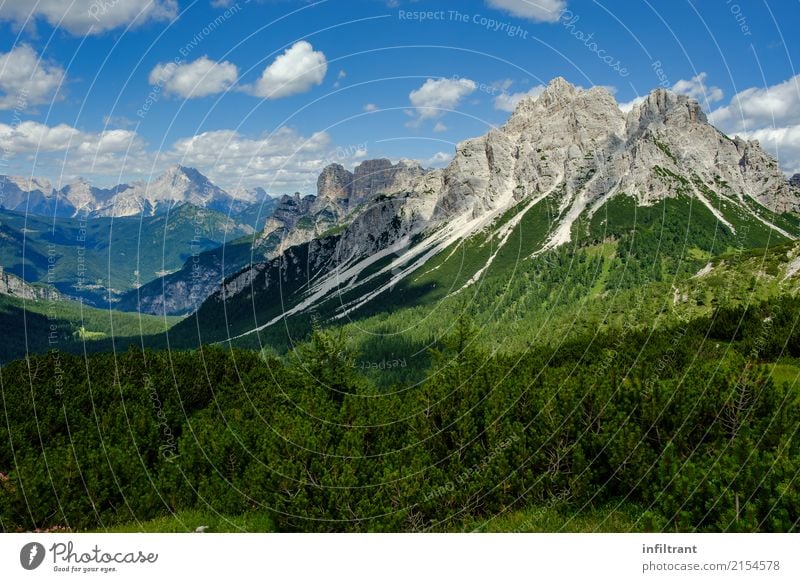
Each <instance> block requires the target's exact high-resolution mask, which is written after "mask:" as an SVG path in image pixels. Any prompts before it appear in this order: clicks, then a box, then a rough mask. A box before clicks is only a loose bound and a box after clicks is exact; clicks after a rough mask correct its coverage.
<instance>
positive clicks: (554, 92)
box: [538, 77, 581, 107]
mask: <svg viewBox="0 0 800 582" xmlns="http://www.w3.org/2000/svg"><path fill="white" fill-rule="evenodd" d="M580 91H581V90H580V89H578V88H577V87H575V85H573V84H572V83H570V82H569V81H567V80H566V79H564V78H563V77H556V78H555V79H553V80H552V81H550V83H548V84H547V88H546V89H545V90H544V91H543V92H542V94H541V95H540V96H539V99H538V101H539V102H540V103H541V104H542V105H544V106H546V107H549V106H551V105H554V104H557V103H563V102H564V101H571V100H572V99H574V98H575V96H576V95H577V94H578V93H579V92H580Z"/></svg>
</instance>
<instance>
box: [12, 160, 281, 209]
mask: <svg viewBox="0 0 800 582" xmlns="http://www.w3.org/2000/svg"><path fill="white" fill-rule="evenodd" d="M269 198H270V197H269V195H268V194H267V192H266V191H265V190H264V189H263V188H254V189H250V190H248V189H244V188H239V189H236V190H234V191H232V192H230V193H229V192H227V191H225V190H223V189H222V188H220V187H218V186H216V185H215V184H214V183H213V182H211V180H209V179H208V178H207V177H206V176H204V175H203V174H201V173H200V172H199V171H198V170H196V169H194V168H186V167H184V166H180V165H175V166H171V167H170V168H168V169H167V170H166V171H165V172H164V173H163V174H161V175H160V176H158V177H157V178H155V179H154V180H152V181H148V182H144V181H137V182H133V183H131V184H120V185H118V186H115V187H113V188H97V187H94V186H92V185H91V184H90V183H89V182H88V181H86V180H84V179H78V180H76V181H75V182H71V183H69V184H67V185H65V186H64V187H62V188H61V189H58V190H56V189H55V188H54V187H53V186H52V185H51V184H50V182H48V181H47V180H42V179H38V178H30V179H28V178H21V177H15V176H0V208H3V209H6V210H13V211H16V212H22V213H27V214H34V215H39V216H49V217H57V218H63V217H77V216H78V215H82V216H83V215H88V216H89V217H124V216H140V215H141V216H155V215H157V214H164V213H165V212H167V211H169V210H170V209H171V208H174V207H175V206H179V205H182V204H191V205H193V206H196V207H199V208H208V209H210V210H215V211H217V212H222V213H226V214H228V213H230V214H234V215H235V214H239V213H241V212H247V211H250V210H251V208H252V207H253V206H257V205H258V204H260V203H262V202H264V201H265V200H268V199H269Z"/></svg>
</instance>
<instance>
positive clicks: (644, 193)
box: [224, 78, 800, 313]
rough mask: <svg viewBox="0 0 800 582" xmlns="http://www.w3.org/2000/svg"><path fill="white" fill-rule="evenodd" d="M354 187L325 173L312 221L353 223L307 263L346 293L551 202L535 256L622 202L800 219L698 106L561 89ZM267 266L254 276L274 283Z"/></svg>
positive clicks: (341, 174)
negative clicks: (436, 152)
mask: <svg viewBox="0 0 800 582" xmlns="http://www.w3.org/2000/svg"><path fill="white" fill-rule="evenodd" d="M349 178H350V173H349V172H348V171H347V170H345V169H344V168H343V167H341V166H329V167H328V168H326V169H325V171H324V172H323V175H322V176H321V177H320V181H319V186H320V188H319V192H318V194H319V197H318V198H317V199H316V201H315V202H314V204H313V206H312V213H313V212H319V211H320V208H322V207H324V204H327V205H328V206H329V207H333V208H345V207H346V208H347V209H348V212H349V214H348V215H346V216H344V217H342V215H341V213H340V214H338V215H337V213H336V212H333V213H332V215H333V216H334V218H333V220H334V222H335V221H338V225H339V230H340V231H341V232H339V233H337V235H336V237H335V246H336V250H335V251H331V250H330V245H327V246H326V245H318V247H319V248H320V249H325V253H324V255H320V256H319V257H315V256H314V250H313V248H311V247H309V250H308V253H309V256H308V258H307V260H308V261H309V262H310V263H314V262H322V263H325V262H326V261H327V262H328V263H329V264H330V267H329V268H330V269H331V272H332V271H334V270H336V271H337V273H336V276H337V277H340V282H341V280H345V281H350V280H352V281H355V280H356V279H358V277H357V275H358V272H359V269H365V268H366V267H367V266H369V265H371V264H372V261H373V260H374V259H375V257H380V256H383V257H389V256H390V255H389V254H387V253H389V252H390V251H391V250H392V248H395V247H396V246H397V245H398V244H400V243H402V242H403V241H408V240H410V239H412V238H414V239H415V240H422V241H424V242H423V243H421V244H419V245H418V246H417V247H416V249H413V250H411V251H409V254H408V258H409V261H406V262H409V263H410V262H413V260H416V259H415V256H417V257H418V256H421V255H422V254H423V253H427V252H428V251H430V252H432V253H435V252H439V250H440V249H442V248H445V245H448V244H451V243H452V242H453V241H454V240H458V239H459V238H465V237H469V236H471V235H472V234H474V233H475V232H477V231H478V230H480V229H484V228H487V226H490V225H491V224H492V221H493V220H494V219H496V218H498V217H499V216H501V215H503V214H504V213H505V212H507V211H508V210H510V209H511V208H513V207H515V206H516V205H517V204H519V203H520V202H524V201H529V204H533V203H535V202H536V201H537V200H540V199H542V198H543V197H547V198H548V199H549V200H550V201H551V204H552V206H553V207H554V208H555V218H554V222H553V223H552V225H551V226H550V231H549V235H548V237H547V240H546V242H545V243H544V245H543V246H542V247H541V248H540V249H529V250H528V251H529V252H531V253H533V254H536V253H537V252H541V251H543V250H546V249H548V248H555V247H557V246H559V245H562V244H565V243H567V242H569V240H570V237H571V229H572V226H573V224H575V221H576V220H577V219H578V218H579V217H580V216H582V215H584V214H586V213H588V214H592V213H593V212H594V211H595V210H597V209H598V208H599V207H600V206H601V205H602V204H603V203H604V202H606V201H607V200H608V199H610V198H611V197H613V196H616V195H621V194H626V195H628V196H632V197H634V198H635V199H636V201H637V203H638V204H640V205H651V204H653V203H655V202H658V201H660V200H663V199H665V198H669V197H676V196H690V197H694V198H696V199H697V200H698V201H699V202H700V203H701V204H703V205H705V206H706V207H707V208H708V210H709V211H710V212H712V213H713V214H714V215H715V216H717V218H718V219H719V220H720V222H721V223H722V224H724V225H725V227H726V228H729V229H730V230H733V228H734V227H733V225H732V224H730V223H729V222H728V221H727V220H726V219H725V217H724V215H723V214H722V213H721V212H720V211H719V210H718V206H719V205H720V201H722V202H723V203H724V204H725V205H728V206H733V207H736V208H737V212H739V213H740V214H743V215H748V216H751V217H752V218H753V220H759V221H761V222H762V223H764V222H765V220H764V219H763V218H761V217H759V216H757V215H756V213H755V211H754V210H753V208H752V205H751V204H750V202H752V201H754V202H756V203H757V204H760V205H762V206H764V207H766V208H768V209H770V210H772V211H773V212H776V213H783V212H788V211H798V210H800V192H798V190H797V189H795V188H794V187H793V186H791V185H790V184H789V182H787V180H786V178H785V177H784V176H783V174H782V173H781V172H780V170H779V168H778V166H777V164H776V163H775V161H774V160H773V159H772V158H770V157H769V156H768V155H767V154H766V153H765V152H764V151H763V150H762V149H761V147H760V145H759V144H758V143H757V142H755V141H746V140H743V139H741V138H738V137H737V138H735V139H731V138H729V137H728V136H726V135H724V134H723V133H722V132H720V131H718V130H717V129H716V128H714V127H713V126H712V125H710V124H709V123H708V120H707V117H706V115H705V113H704V112H703V111H702V109H701V107H700V106H699V104H698V103H697V102H696V101H694V100H692V99H690V98H688V97H685V96H682V95H676V94H673V93H671V92H669V91H666V90H664V89H657V90H655V91H653V92H652V93H651V94H650V95H649V96H648V97H647V98H646V99H645V100H644V101H643V102H642V103H641V104H640V105H638V106H637V107H634V108H633V109H632V110H631V111H630V112H628V113H627V114H626V113H624V112H622V111H621V110H620V108H619V106H618V104H617V103H616V101H615V100H614V98H613V97H612V96H611V94H609V92H608V91H606V90H605V89H603V88H592V89H589V90H583V89H579V88H577V87H574V86H572V85H570V84H569V83H567V82H566V81H565V80H564V79H561V78H558V79H554V80H553V81H552V82H551V83H550V84H549V86H548V87H547V88H546V90H545V91H544V92H543V93H542V94H541V95H539V96H538V97H536V98H533V97H528V98H525V99H523V100H522V101H521V102H520V103H519V105H518V107H517V109H516V111H515V112H514V113H513V114H512V116H511V117H510V118H509V120H508V122H507V123H506V124H505V125H503V126H502V127H499V128H496V129H493V130H491V131H490V132H489V133H487V134H486V135H484V136H482V137H478V138H475V139H469V140H466V141H464V142H462V143H460V144H458V146H457V147H456V152H455V155H454V158H453V160H452V162H451V163H450V165H449V166H448V167H447V168H446V169H444V170H437V171H429V172H425V171H424V170H422V169H421V168H420V167H419V166H418V165H415V164H411V163H405V162H401V163H399V164H395V165H392V164H391V163H390V162H389V161H388V160H372V161H369V162H364V163H362V164H361V165H360V166H358V167H357V168H355V170H354V172H353V173H352V185H351V186H350V187H348V184H347V180H348V179H349ZM798 181H800V179H798V180H795V184H796V183H797V182H798ZM378 195H381V196H378ZM345 200H347V204H346V205H345V204H344V201H345ZM765 224H767V225H768V226H769V227H770V228H773V229H774V230H776V231H778V232H781V233H782V234H784V235H786V233H785V231H782V230H781V229H780V228H779V227H778V226H776V225H773V224H771V223H769V222H768V221H767V222H766V223H765ZM297 232H298V230H297V229H296V228H295V229H294V230H292V231H290V232H289V233H287V235H286V236H285V237H284V239H283V240H284V243H285V244H284V245H283V246H282V247H281V248H280V249H279V251H285V254H284V255H283V256H284V257H287V256H288V254H289V253H291V252H292V249H291V248H288V246H287V245H288V244H289V243H290V242H292V241H301V242H305V241H308V240H312V239H310V238H307V237H309V236H312V233H311V232H310V231H308V232H305V233H304V234H303V236H302V237H300V236H298V235H297ZM498 233H500V231H499V230H498ZM789 236H791V235H789ZM304 237H306V238H304ZM329 238H330V240H332V241H333V240H334V237H329ZM312 242H317V241H313V240H312ZM437 245H438V246H437ZM414 253H417V254H416V255H414ZM412 259H413V260H412ZM422 262H424V261H422ZM401 263H402V261H401ZM420 264H421V263H420ZM265 265H266V264H265ZM265 265H261V266H257V267H255V268H254V269H253V272H258V273H264V272H266V271H267V270H268V269H267V268H266V266H265ZM359 265H360V266H359ZM392 269H394V270H392ZM397 270H398V268H397V265H396V264H395V265H394V266H392V265H389V266H386V267H384V268H383V272H385V273H389V272H390V271H391V272H392V273H394V272H395V271H397ZM270 272H271V271H270ZM409 272H410V271H409ZM331 277H333V275H331ZM367 279H369V278H367ZM252 280H253V274H252V272H251V273H248V272H247V270H245V271H243V272H242V273H240V274H239V275H237V276H236V277H234V280H232V281H231V282H230V285H229V286H228V287H227V288H226V290H225V294H224V295H225V296H226V297H230V296H231V294H235V293H236V290H237V288H243V287H244V286H246V283H247V282H248V281H252ZM234 281H238V282H234ZM269 284H270V283H269V281H267V282H266V285H267V286H269ZM330 287H331V288H333V285H331V286H330ZM325 289H326V283H325V281H324V277H322V278H320V277H317V278H316V279H315V283H314V286H313V288H312V289H310V290H309V291H308V292H307V295H306V297H305V299H304V300H303V302H301V303H300V304H299V306H300V307H299V308H307V307H309V306H310V305H312V304H313V302H314V301H317V300H320V298H321V297H323V296H324V293H325ZM378 293H380V291H379V290H378V291H377V292H375V291H370V292H368V293H367V296H368V297H369V296H375V295H376V294H378ZM365 300H368V299H365ZM356 303H357V301H356ZM343 309H345V308H343ZM342 313H346V311H343V312H342Z"/></svg>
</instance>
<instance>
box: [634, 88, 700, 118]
mask: <svg viewBox="0 0 800 582" xmlns="http://www.w3.org/2000/svg"><path fill="white" fill-rule="evenodd" d="M670 121H677V122H678V123H679V124H688V123H703V124H707V123H708V118H707V117H706V114H705V113H704V112H703V109H702V108H701V107H700V104H699V103H698V102H697V101H696V100H694V99H691V98H689V97H687V96H686V95H679V94H676V93H673V92H672V91H668V90H666V89H663V88H658V89H656V90H654V91H652V92H651V93H650V94H649V95H648V96H647V97H646V98H645V100H644V101H643V102H642V103H640V104H639V105H638V106H637V107H634V108H633V109H632V110H631V112H630V113H629V114H628V125H629V126H634V127H635V126H638V127H644V126H647V125H651V124H653V123H657V124H663V123H668V122H670Z"/></svg>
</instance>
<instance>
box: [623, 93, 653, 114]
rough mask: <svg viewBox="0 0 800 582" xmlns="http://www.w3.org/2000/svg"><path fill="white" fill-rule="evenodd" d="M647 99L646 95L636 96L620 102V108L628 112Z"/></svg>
mask: <svg viewBox="0 0 800 582" xmlns="http://www.w3.org/2000/svg"><path fill="white" fill-rule="evenodd" d="M645 99H647V97H646V96H640V97H634V98H633V99H631V100H630V101H626V102H624V103H620V104H619V108H620V109H621V110H622V112H623V113H628V111H630V110H631V109H633V108H634V107H636V106H637V105H641V104H642V103H644V100H645Z"/></svg>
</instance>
